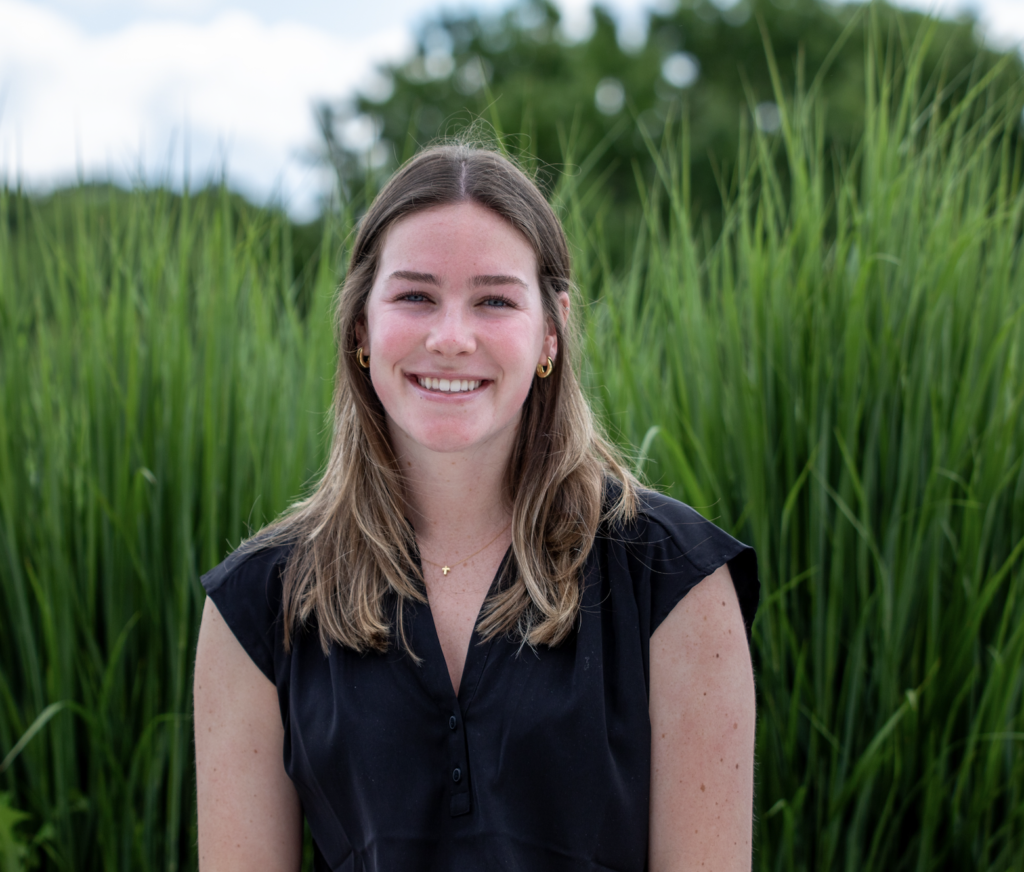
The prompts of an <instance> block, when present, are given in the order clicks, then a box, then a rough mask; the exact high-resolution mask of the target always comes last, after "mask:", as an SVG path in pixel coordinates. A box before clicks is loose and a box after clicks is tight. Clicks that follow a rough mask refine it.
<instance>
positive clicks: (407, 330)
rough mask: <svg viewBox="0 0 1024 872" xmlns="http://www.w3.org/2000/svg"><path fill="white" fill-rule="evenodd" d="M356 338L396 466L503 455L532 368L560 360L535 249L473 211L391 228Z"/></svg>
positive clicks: (448, 211)
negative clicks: (422, 458)
mask: <svg viewBox="0 0 1024 872" xmlns="http://www.w3.org/2000/svg"><path fill="white" fill-rule="evenodd" d="M560 296H561V297H563V298H564V299H562V301H561V302H562V308H563V317H564V315H566V314H567V313H568V306H569V298H568V295H565V294H562V295H560ZM356 329H357V338H358V340H359V343H360V345H361V346H362V348H363V350H364V352H365V353H367V354H369V357H370V378H371V379H372V381H373V386H374V389H375V390H376V392H377V396H378V397H379V398H380V401H381V403H382V404H383V406H384V411H385V413H386V415H387V421H388V428H389V432H390V435H391V439H392V442H393V445H394V449H395V451H396V453H397V454H398V456H400V457H403V456H411V455H413V454H416V453H418V452H419V451H420V450H422V449H426V450H428V451H431V452H439V453H447V452H459V451H466V450H469V449H477V448H482V449H485V451H487V453H491V452H492V451H493V452H497V453H498V454H502V453H504V454H505V455H506V456H507V452H508V451H510V450H511V447H512V444H513V440H514V437H515V431H516V425H517V424H518V422H519V417H520V412H521V410H522V407H523V403H524V402H525V400H526V397H527V394H528V393H529V391H530V386H531V385H532V383H533V379H534V378H535V377H536V368H537V366H538V364H541V363H545V362H546V361H547V359H548V357H551V358H554V357H555V356H556V354H557V339H556V335H555V328H554V325H553V324H552V323H551V319H550V318H548V317H547V314H546V313H545V311H544V306H543V304H542V301H541V292H540V287H539V284H538V277H537V258H536V256H535V254H534V252H533V248H532V247H531V246H530V243H529V242H528V241H527V240H526V238H525V237H524V236H523V235H522V234H521V233H520V232H519V231H518V230H516V229H515V228H514V227H512V226H511V225H510V224H509V223H508V222H507V221H505V219H503V218H502V217H501V216H499V215H498V214H497V213H495V212H492V211H491V210H490V209H487V208H485V207H483V206H480V205H479V204H477V203H473V202H468V203H459V204H456V205H451V206H438V207H434V208H432V209H427V210H425V211H422V212H417V213H415V214H413V215H410V216H408V217H406V218H403V219H401V220H400V221H397V222H396V223H395V224H394V225H392V226H391V228H390V229H389V230H388V233H387V237H386V239H385V242H384V247H383V250H382V252H381V256H380V263H379V264H378V268H377V277H376V279H375V280H374V284H373V288H372V289H371V291H370V295H369V298H368V299H367V302H366V315H365V322H362V323H360V324H359V325H357V328H356Z"/></svg>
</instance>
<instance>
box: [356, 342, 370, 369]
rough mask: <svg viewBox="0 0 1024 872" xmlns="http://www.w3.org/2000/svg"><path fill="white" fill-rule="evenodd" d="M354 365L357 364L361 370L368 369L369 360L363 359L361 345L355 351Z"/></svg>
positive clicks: (367, 358)
mask: <svg viewBox="0 0 1024 872" xmlns="http://www.w3.org/2000/svg"><path fill="white" fill-rule="evenodd" d="M356 363H358V364H359V365H360V366H361V367H362V368H363V369H369V368H370V358H369V357H363V347H362V346H361V345H360V346H359V347H358V348H357V349H356Z"/></svg>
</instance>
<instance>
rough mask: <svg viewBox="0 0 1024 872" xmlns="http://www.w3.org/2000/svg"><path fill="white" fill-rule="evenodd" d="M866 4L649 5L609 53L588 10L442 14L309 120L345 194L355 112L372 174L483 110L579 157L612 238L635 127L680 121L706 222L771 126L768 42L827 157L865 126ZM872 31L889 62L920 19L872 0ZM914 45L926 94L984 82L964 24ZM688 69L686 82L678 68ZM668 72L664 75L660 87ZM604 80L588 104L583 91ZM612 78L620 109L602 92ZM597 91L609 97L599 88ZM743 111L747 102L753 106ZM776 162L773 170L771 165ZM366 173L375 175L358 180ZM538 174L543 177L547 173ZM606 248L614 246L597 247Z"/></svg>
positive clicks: (529, 151)
mask: <svg viewBox="0 0 1024 872" xmlns="http://www.w3.org/2000/svg"><path fill="white" fill-rule="evenodd" d="M867 8H868V7H866V6H863V5H861V4H853V3H851V4H847V5H841V6H840V5H835V4H833V3H830V2H826V0H740V2H739V3H737V4H736V5H734V6H732V7H731V8H730V9H728V10H724V11H723V10H720V9H719V8H718V7H717V6H715V5H714V4H713V3H712V2H711V0H684V2H681V3H679V4H678V5H677V7H676V8H675V10H674V11H672V12H664V13H658V12H655V13H652V14H651V16H650V21H649V28H648V36H647V39H646V42H645V43H644V44H643V45H641V46H637V47H635V48H631V49H629V50H627V49H624V48H622V47H621V46H620V44H619V41H618V38H617V35H616V27H615V23H614V21H613V19H612V18H611V17H610V15H609V14H608V13H607V12H606V11H604V10H603V9H602V8H601V7H600V6H598V7H596V8H595V9H594V10H593V16H594V30H593V33H592V34H591V35H590V36H589V37H588V38H586V39H585V40H583V41H580V42H576V43H568V42H567V41H566V40H565V38H564V34H563V32H562V28H561V26H560V15H559V12H558V10H557V9H556V8H555V7H554V6H553V5H552V4H551V3H550V2H547V0H519V2H517V3H516V4H515V5H512V6H511V7H510V8H509V9H508V10H507V11H506V12H504V13H503V14H502V15H500V16H494V15H488V14H480V13H461V14H455V13H446V14H441V15H439V16H438V17H437V18H435V19H433V20H431V21H429V22H428V23H427V24H426V25H425V26H424V27H423V29H422V30H421V32H420V34H419V37H418V42H417V46H416V50H415V53H414V54H413V56H412V57H411V58H409V59H408V60H407V61H405V62H402V63H399V64H393V65H390V66H388V67H386V68H384V69H383V70H382V74H383V76H384V80H385V82H390V84H391V93H390V94H387V95H386V96H385V94H386V89H385V94H378V95H376V98H374V97H373V96H361V97H357V98H356V99H355V100H354V101H343V102H341V103H339V104H325V105H323V106H321V107H320V110H319V120H320V129H321V131H322V132H323V134H324V139H325V144H326V147H327V152H328V154H329V155H330V156H331V158H332V160H333V161H334V163H335V166H336V169H337V170H338V174H339V177H340V178H341V181H342V186H343V189H344V190H345V191H346V193H347V195H348V196H349V197H350V198H352V197H355V198H356V199H358V198H359V192H360V191H361V190H362V185H363V184H364V183H365V181H366V179H365V176H366V173H367V172H368V170H369V167H368V165H367V162H366V159H365V158H364V159H360V157H359V156H358V154H357V153H356V152H354V151H352V150H351V149H350V148H347V147H346V141H345V139H344V137H343V136H342V135H341V131H342V130H343V129H344V125H345V124H346V123H351V121H352V119H353V116H355V117H361V118H363V119H364V120H365V121H368V122H372V124H371V126H373V127H374V128H375V129H376V130H378V131H379V134H380V141H379V143H378V145H377V147H376V149H375V151H374V155H375V158H374V160H376V161H378V162H379V163H380V166H379V169H378V170H377V174H378V175H386V174H387V173H389V172H390V171H391V169H393V168H394V166H395V165H396V163H397V162H399V161H400V160H402V159H404V157H406V156H408V155H409V154H410V153H411V152H412V151H413V150H415V148H416V145H417V144H426V143H429V142H432V141H434V140H435V139H437V138H438V137H440V136H444V135H446V134H451V133H454V132H456V131H458V130H460V129H461V128H463V127H465V126H466V125H467V124H469V123H471V122H472V120H473V119H476V118H483V119H485V120H487V121H488V122H490V123H492V124H493V126H494V128H495V129H496V131H497V132H498V133H499V134H500V133H506V134H508V133H512V132H518V133H519V134H520V135H519V136H516V137H513V138H512V142H511V143H510V147H511V148H512V149H513V150H517V149H518V150H522V151H523V152H524V153H525V154H526V155H528V156H530V157H532V158H533V159H534V160H536V159H539V161H540V162H541V163H542V164H545V165H548V166H551V167H554V168H559V167H561V166H562V165H563V164H564V163H565V161H566V155H567V153H568V154H572V155H587V156H588V161H591V162H593V163H594V164H595V167H594V172H592V173H591V174H590V178H591V179H592V180H593V181H595V182H596V181H598V180H599V189H600V196H601V197H602V198H606V199H607V204H606V205H607V206H608V208H609V214H610V216H611V218H610V222H609V230H610V231H614V233H615V234H617V235H621V234H622V233H624V232H626V229H627V227H628V226H629V225H628V222H626V221H624V220H623V219H622V217H619V216H623V214H624V212H623V210H625V213H630V212H633V211H635V205H636V174H637V173H638V172H639V173H640V175H641V176H642V177H643V178H644V180H645V184H650V183H651V182H653V180H654V175H655V168H654V163H653V162H652V160H651V157H650V153H649V150H648V147H647V142H646V137H645V132H646V135H647V136H649V137H650V138H653V139H654V140H658V139H660V138H661V136H662V134H663V132H664V130H665V127H666V125H671V124H672V123H673V121H674V122H675V123H676V124H678V123H679V121H680V119H682V118H685V119H687V120H688V124H689V138H688V142H687V144H688V147H689V159H690V161H691V162H692V169H691V174H690V177H691V188H690V191H689V194H688V196H689V197H690V198H691V207H692V208H693V210H694V212H695V213H696V214H706V215H709V216H711V217H712V218H713V220H714V223H715V225H716V226H717V224H718V220H717V219H718V216H719V210H720V205H721V193H720V191H721V189H722V188H725V189H727V190H729V191H730V192H731V193H732V194H735V185H736V184H737V182H738V179H739V174H738V172H737V160H738V154H739V152H738V150H737V147H738V143H739V141H740V127H741V124H746V125H747V126H750V125H751V124H753V123H755V122H756V121H758V120H759V121H760V123H761V124H762V126H765V127H767V128H768V129H769V130H771V129H774V128H775V127H776V125H777V123H778V120H777V118H778V116H777V111H776V104H775V101H776V94H775V89H774V88H773V85H772V81H771V75H770V73H769V69H768V64H767V61H766V58H765V52H764V40H765V38H766V37H767V39H769V40H770V42H771V44H772V46H773V48H774V52H775V56H776V57H778V58H780V59H781V60H780V64H779V68H778V70H777V72H778V75H779V77H780V81H781V90H782V92H783V93H784V94H785V95H786V96H787V97H791V96H792V95H793V94H794V93H796V92H804V91H806V89H807V86H808V85H809V84H810V83H811V82H812V80H815V77H819V78H817V79H816V80H815V81H814V84H815V90H816V91H817V94H818V97H819V99H820V100H821V103H820V104H819V105H820V106H821V107H822V108H823V109H824V108H827V110H828V111H827V112H822V114H821V115H820V116H819V118H818V121H819V122H820V123H821V124H822V125H823V128H824V130H823V134H824V137H825V143H824V146H825V153H826V154H829V153H830V151H831V150H832V149H833V148H834V149H836V150H837V151H838V153H840V154H844V155H847V156H849V154H850V153H851V152H852V149H853V147H854V146H855V145H856V143H857V142H859V140H860V136H861V133H862V131H863V128H864V122H865V102H864V101H865V92H864V76H865V69H864V64H865V53H866V44H865V39H864V33H865V30H864V28H863V27H860V26H858V22H859V20H860V19H861V18H862V17H863V14H864V12H865V10H866V9H867ZM873 13H874V15H875V16H876V19H877V24H878V27H879V31H880V33H882V34H883V35H884V36H885V38H886V39H887V40H888V41H889V43H890V49H891V61H892V63H893V65H894V67H895V68H897V69H900V68H902V67H903V65H904V64H905V60H906V51H907V50H908V49H909V47H910V46H911V45H913V44H914V43H915V40H917V38H918V36H919V35H920V32H921V29H922V27H923V26H924V25H925V23H926V19H925V18H924V17H923V16H922V15H920V14H918V13H914V12H906V11H898V10H895V9H893V8H892V7H890V6H888V5H885V4H882V3H877V4H875V5H874V7H873ZM929 26H931V27H933V30H934V32H933V37H932V39H931V40H930V41H929V43H928V44H927V45H918V48H917V52H918V54H917V57H916V59H917V62H918V63H920V65H921V71H920V76H919V80H918V85H919V87H920V88H921V91H922V94H923V95H924V96H925V97H926V98H930V97H931V96H932V95H934V94H937V93H940V92H941V93H942V102H943V104H944V105H948V104H949V101H951V100H954V99H959V98H960V97H962V96H963V94H964V93H965V92H966V88H967V86H968V83H969V80H970V77H971V76H979V75H983V74H984V73H985V72H987V71H988V70H989V69H991V67H992V66H993V64H995V63H997V62H998V61H999V60H1000V58H1001V56H1000V55H998V54H996V53H993V52H990V51H987V50H982V49H980V47H979V45H978V41H977V36H976V33H975V29H974V24H973V22H972V21H971V20H969V19H967V20H962V21H959V22H940V23H938V24H932V25H929ZM694 62H696V64H697V66H698V67H699V75H698V76H697V78H696V80H695V81H693V83H692V84H688V85H687V84H686V79H687V73H688V72H691V73H692V72H695V70H694V69H693V68H692V67H688V66H687V65H688V64H692V63H694ZM1022 70H1024V67H1022V64H1021V61H1020V58H1019V57H1018V56H1017V55H1015V54H1014V55H1012V56H1010V61H1009V64H1008V65H1007V66H1006V67H1004V70H1003V72H1002V73H1001V74H1000V78H999V83H998V86H997V87H1003V88H1009V87H1019V79H1020V75H1021V72H1022ZM673 81H675V83H676V84H673ZM602 82H604V83H605V86H606V96H607V97H608V99H607V100H606V101H605V103H604V106H605V110H606V111H607V114H605V113H604V112H602V111H600V110H599V109H598V106H597V105H596V100H595V97H596V95H597V92H598V90H599V87H600V84H601V83H602ZM619 87H621V94H622V96H623V100H622V102H621V105H620V106H619V105H618V103H617V101H616V100H615V99H611V98H612V97H614V96H615V95H616V93H618V92H617V91H616V88H619ZM607 89H610V90H607ZM757 107H760V109H758V108H757ZM785 168H786V164H785V161H784V160H783V161H780V163H779V165H778V170H779V171H780V172H783V173H784V172H785ZM370 175H371V176H372V175H374V173H372V172H371V173H370ZM547 175H548V176H549V177H551V176H552V175H557V173H548V174H547ZM611 242H612V244H613V246H614V247H615V248H616V250H617V249H620V248H621V247H622V246H621V239H619V238H615V239H613V240H611Z"/></svg>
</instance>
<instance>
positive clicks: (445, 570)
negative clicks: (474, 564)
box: [420, 523, 512, 575]
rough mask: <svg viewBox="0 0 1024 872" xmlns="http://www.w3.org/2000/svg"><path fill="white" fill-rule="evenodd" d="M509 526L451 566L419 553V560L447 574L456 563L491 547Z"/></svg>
mask: <svg viewBox="0 0 1024 872" xmlns="http://www.w3.org/2000/svg"><path fill="white" fill-rule="evenodd" d="M511 526H512V524H511V523H509V524H508V526H506V527H505V528H504V529H503V530H502V531H501V532H500V533H499V534H498V535H497V536H495V537H494V538H493V539H491V541H490V542H488V543H487V544H486V545H484V547H483V548H478V549H477V550H476V551H474V552H473V553H472V554H470V555H469V557H463V558H462V559H461V560H458V561H456V562H455V563H453V564H452V565H451V566H449V565H448V564H447V563H446V564H444V565H443V566H442V565H441V564H440V563H434V561H433V560H427V558H426V557H423V556H422V555H420V560H422V561H423V562H424V563H429V564H430V565H431V566H439V567H440V568H441V574H442V575H447V574H448V573H449V572H451V571H452V570H453V569H454V568H455V567H456V566H458V565H459V564H460V563H465V562H466V561H467V560H469V559H470V558H471V557H476V556H477V554H479V553H480V552H481V551H483V550H484V549H486V548H490V547H491V546H492V545H493V544H494V543H495V542H497V541H498V539H499V537H501V536H502V535H504V533H505V532H506V531H507V530H508V528H509V527H511Z"/></svg>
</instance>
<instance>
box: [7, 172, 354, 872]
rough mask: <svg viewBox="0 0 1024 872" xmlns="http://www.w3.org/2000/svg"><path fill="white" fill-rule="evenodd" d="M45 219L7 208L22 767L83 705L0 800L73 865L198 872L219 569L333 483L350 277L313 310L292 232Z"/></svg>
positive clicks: (50, 853) (182, 204)
mask: <svg viewBox="0 0 1024 872" xmlns="http://www.w3.org/2000/svg"><path fill="white" fill-rule="evenodd" d="M46 205H47V207H48V208H47V209H46V210H45V213H44V212H43V211H42V210H41V209H40V208H39V207H38V206H34V205H33V203H32V202H31V201H28V200H26V199H24V198H15V197H12V195H11V194H10V193H9V192H4V193H2V194H0V325H2V351H0V397H2V400H0V402H2V409H0V512H2V524H0V561H2V562H0V566H2V569H0V573H2V575H0V607H2V609H3V614H4V616H5V617H4V632H3V633H2V634H0V667H2V668H0V753H6V752H7V751H8V749H11V748H12V746H14V744H15V742H16V741H17V740H18V739H19V737H20V736H21V735H22V734H23V733H24V732H25V730H26V729H28V727H29V725H30V724H31V723H32V721H33V719H35V718H36V717H37V716H38V715H39V714H40V713H41V712H43V711H44V710H45V709H46V707H47V706H49V705H51V704H53V703H61V704H64V706H65V708H64V709H63V710H62V711H60V712H59V713H57V714H55V715H54V716H53V717H52V719H51V720H50V721H49V723H47V724H46V726H45V727H44V728H43V730H42V731H41V732H39V734H38V735H36V737H35V738H34V739H33V740H32V741H31V742H29V743H28V744H27V745H26V746H25V747H24V750H22V751H21V753H20V755H19V756H18V757H17V758H16V759H15V760H13V762H11V764H10V765H9V766H8V767H7V769H6V771H5V772H4V774H3V775H2V776H0V785H2V786H3V787H6V788H7V789H8V790H10V791H12V792H13V795H14V796H15V797H16V798H17V804H18V805H19V806H20V807H21V808H23V809H25V810H27V811H28V812H30V813H31V814H32V816H33V817H32V819H31V820H30V821H29V822H28V823H27V824H23V825H22V830H23V831H24V830H25V829H27V830H29V831H32V830H33V829H38V828H39V827H40V826H41V825H44V824H46V825H49V827H50V829H49V835H48V836H47V834H46V833H44V836H46V837H45V838H44V839H43V840H42V845H41V846H40V847H41V851H42V852H43V853H44V854H45V855H46V856H47V857H48V858H49V859H50V863H48V865H49V866H52V868H60V869H76V870H77V869H89V868H104V869H124V870H127V869H178V868H192V867H194V865H195V858H194V843H195V829H194V811H193V809H194V801H193V794H194V786H193V784H194V782H193V774H192V752H191V723H190V715H189V712H190V697H191V669H192V660H193V655H194V646H195V639H196V630H197V626H198V624H197V622H198V619H199V614H200V610H201V607H202V599H203V595H202V589H201V587H200V586H199V583H198V576H199V574H200V573H201V572H203V571H205V570H206V569H207V568H209V567H210V566H212V565H213V564H214V563H216V562H217V561H218V560H219V559H220V558H221V557H222V556H223V555H224V554H225V552H226V551H228V550H229V549H230V547H231V545H232V544H237V543H238V541H239V540H240V539H241V538H242V537H243V536H244V535H245V534H246V533H247V531H248V530H249V528H250V527H259V526H260V525H261V524H262V523H264V522H265V521H266V520H268V519H269V518H272V517H273V516H274V515H275V514H276V513H277V512H279V511H280V510H281V509H282V508H283V507H284V506H285V505H286V503H287V502H288V500H289V499H290V498H291V497H293V496H294V495H296V494H297V493H299V492H300V491H301V489H302V487H303V485H304V483H305V482H306V481H307V480H308V479H309V477H310V476H312V475H313V474H314V473H315V472H316V470H317V467H318V464H319V463H320V459H321V457H322V456H323V453H324V440H325V435H326V431H325V412H326V410H327V409H328V407H329V402H330V396H331V378H332V375H333V362H332V361H333V348H332V344H333V343H332V338H331V328H330V319H329V316H328V311H329V308H330V298H331V296H332V293H333V290H334V285H335V281H336V271H335V270H334V268H333V264H332V263H331V258H330V257H325V258H322V259H321V264H322V269H321V270H320V272H319V274H318V275H315V276H312V277H310V283H311V284H312V288H313V298H312V302H311V303H310V304H309V309H310V312H311V313H312V314H310V316H308V317H302V316H301V313H300V309H299V307H298V305H297V303H298V302H299V301H297V300H296V294H295V291H296V287H297V286H296V283H295V282H294V281H293V277H292V276H291V275H290V274H289V273H290V258H289V254H288V252H287V228H286V226H285V222H284V221H283V220H282V218H281V217H280V216H277V215H274V214H272V213H264V214H259V213H257V214H256V215H255V216H252V217H250V219H249V220H248V221H247V222H246V223H245V225H244V226H235V223H234V222H235V218H236V217H237V216H236V214H235V210H233V209H232V208H231V201H230V198H229V197H228V196H227V195H226V194H223V195H221V196H213V197H210V196H206V197H201V198H197V199H190V198H185V199H184V200H177V199H176V198H171V197H169V196H167V195H164V194H160V193H153V192H135V193H133V194H130V195H118V194H117V193H116V192H112V191H109V190H98V191H90V190H82V191H80V192H79V193H78V195H77V196H73V197H69V198H58V199H56V200H55V201H54V202H53V203H49V204H46ZM333 242H334V241H333V240H331V239H328V240H326V244H327V245H328V246H331V245H333ZM335 247H336V246H335Z"/></svg>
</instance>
